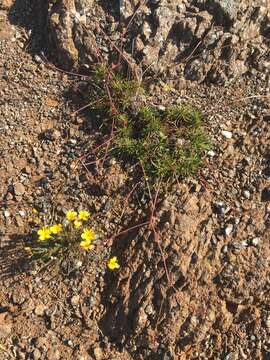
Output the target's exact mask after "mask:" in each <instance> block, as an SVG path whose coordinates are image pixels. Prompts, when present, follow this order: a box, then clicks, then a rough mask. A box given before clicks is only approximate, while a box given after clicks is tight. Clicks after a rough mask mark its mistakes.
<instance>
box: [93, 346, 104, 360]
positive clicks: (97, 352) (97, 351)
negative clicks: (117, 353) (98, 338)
mask: <svg viewBox="0 0 270 360" xmlns="http://www.w3.org/2000/svg"><path fill="white" fill-rule="evenodd" d="M94 355H95V359H96V360H102V359H103V352H102V350H101V348H100V347H96V348H94Z"/></svg>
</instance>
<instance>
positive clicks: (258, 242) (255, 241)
mask: <svg viewBox="0 0 270 360" xmlns="http://www.w3.org/2000/svg"><path fill="white" fill-rule="evenodd" d="M260 242H261V239H260V238H259V237H255V238H254V239H252V240H251V244H252V245H253V246H258V245H259V244H260Z"/></svg>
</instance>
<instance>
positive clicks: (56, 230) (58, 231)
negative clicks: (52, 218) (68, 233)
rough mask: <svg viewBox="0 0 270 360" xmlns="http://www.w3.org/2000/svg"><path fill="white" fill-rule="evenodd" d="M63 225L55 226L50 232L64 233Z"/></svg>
mask: <svg viewBox="0 0 270 360" xmlns="http://www.w3.org/2000/svg"><path fill="white" fill-rule="evenodd" d="M62 227H63V226H62V225H61V224H54V225H53V226H51V227H50V231H51V233H52V234H58V233H60V232H61V231H62Z"/></svg>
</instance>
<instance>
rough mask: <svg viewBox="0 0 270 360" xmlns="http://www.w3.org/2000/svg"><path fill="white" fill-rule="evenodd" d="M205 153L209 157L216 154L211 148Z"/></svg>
mask: <svg viewBox="0 0 270 360" xmlns="http://www.w3.org/2000/svg"><path fill="white" fill-rule="evenodd" d="M207 155H208V156H210V157H214V156H215V155H216V153H215V152H214V151H213V150H209V151H208V152H207Z"/></svg>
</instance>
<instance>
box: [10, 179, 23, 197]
mask: <svg viewBox="0 0 270 360" xmlns="http://www.w3.org/2000/svg"><path fill="white" fill-rule="evenodd" d="M13 188H14V192H15V195H17V196H21V195H23V194H24V193H25V187H24V185H23V184H22V183H19V182H18V183H15V184H14V186H13Z"/></svg>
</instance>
